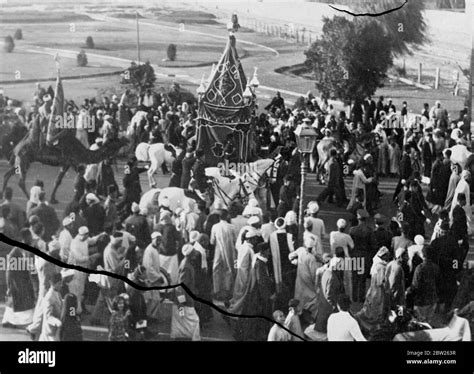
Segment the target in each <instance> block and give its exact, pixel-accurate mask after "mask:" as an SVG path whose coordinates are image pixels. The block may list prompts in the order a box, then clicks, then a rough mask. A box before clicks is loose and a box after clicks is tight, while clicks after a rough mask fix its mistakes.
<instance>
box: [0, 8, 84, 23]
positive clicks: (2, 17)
mask: <svg viewBox="0 0 474 374" xmlns="http://www.w3.org/2000/svg"><path fill="white" fill-rule="evenodd" d="M83 21H92V20H91V18H90V17H89V16H86V15H83V14H76V13H73V12H44V13H38V12H35V11H22V12H2V13H0V24H2V23H9V24H11V23H27V24H29V23H49V22H61V23H63V22H83Z"/></svg>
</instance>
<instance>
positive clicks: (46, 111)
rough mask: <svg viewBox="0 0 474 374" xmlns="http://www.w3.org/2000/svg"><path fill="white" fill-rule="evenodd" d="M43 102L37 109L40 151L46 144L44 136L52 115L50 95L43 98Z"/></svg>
mask: <svg viewBox="0 0 474 374" xmlns="http://www.w3.org/2000/svg"><path fill="white" fill-rule="evenodd" d="M43 102H44V104H43V105H41V106H40V107H39V109H38V113H39V126H40V133H39V138H38V146H39V148H40V149H41V148H43V146H44V145H45V144H46V135H47V131H48V125H49V119H50V117H51V113H52V106H53V98H52V97H51V95H50V94H46V95H44V96H43Z"/></svg>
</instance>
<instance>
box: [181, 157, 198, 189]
mask: <svg viewBox="0 0 474 374" xmlns="http://www.w3.org/2000/svg"><path fill="white" fill-rule="evenodd" d="M195 161H196V159H195V158H194V157H185V158H183V163H182V174H181V188H184V189H188V188H189V182H191V170H192V168H193V165H194V163H195Z"/></svg>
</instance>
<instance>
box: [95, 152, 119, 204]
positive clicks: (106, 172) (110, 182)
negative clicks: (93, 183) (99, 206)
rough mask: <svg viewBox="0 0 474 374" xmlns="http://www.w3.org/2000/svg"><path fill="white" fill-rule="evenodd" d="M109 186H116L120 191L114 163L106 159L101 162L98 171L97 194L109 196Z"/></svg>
mask: <svg viewBox="0 0 474 374" xmlns="http://www.w3.org/2000/svg"><path fill="white" fill-rule="evenodd" d="M109 186H114V187H115V188H116V190H117V191H118V185H117V182H115V176H114V170H113V169H112V165H110V164H109V163H108V162H106V161H102V162H100V163H99V167H98V171H97V194H98V195H100V196H107V193H108V192H107V191H108V187H109Z"/></svg>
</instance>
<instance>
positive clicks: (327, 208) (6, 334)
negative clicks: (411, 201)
mask: <svg viewBox="0 0 474 374" xmlns="http://www.w3.org/2000/svg"><path fill="white" fill-rule="evenodd" d="M121 165H123V162H119V165H118V167H117V169H116V180H117V182H118V183H119V185H121V180H122V177H123V173H122V170H123V167H122V166H121ZM6 169H7V163H6V161H4V160H2V161H0V174H1V175H3V173H4V172H5V171H6ZM56 172H57V169H56V168H53V167H49V166H44V165H40V164H37V163H35V164H33V166H32V167H31V169H30V172H29V174H28V179H27V186H28V187H31V186H32V183H33V181H35V180H36V179H41V180H43V181H44V182H45V186H46V187H45V188H46V192H47V193H50V192H51V188H52V181H53V180H54V178H55V175H56ZM74 176H75V174H74V172H72V171H70V172H69V173H68V174H67V175H66V177H65V178H64V180H63V184H62V185H61V187H60V188H59V190H58V194H57V197H58V200H59V201H60V203H59V204H58V205H56V206H55V208H56V210H57V212H58V215H62V211H63V210H64V208H65V206H66V204H67V202H68V201H69V200H70V199H71V197H72V190H73V188H72V187H73V180H74ZM168 181H169V176H162V175H160V176H159V177H158V178H157V182H158V187H165V186H167V185H168ZM16 183H17V180H16V177H13V178H12V180H11V183H10V186H12V187H13V189H14V200H15V202H17V203H18V204H20V205H22V206H25V205H26V198H25V197H24V196H23V195H21V194H20V190H19V188H18V186H17V184H16ZM141 184H142V188H143V190H144V191H146V190H147V189H148V181H147V178H146V174H143V175H142V176H141ZM395 186H396V180H394V179H384V180H382V181H381V182H380V191H381V192H382V194H383V196H382V203H381V212H383V214H385V215H386V216H389V217H391V216H393V215H394V213H395V207H394V206H393V205H392V204H391V203H390V199H391V195H392V193H393V191H394V189H395ZM350 187H351V181H350V180H346V194H347V196H349V195H350ZM323 188H324V187H323V186H321V185H319V184H318V183H317V182H316V179H315V176H314V175H309V177H308V183H307V185H306V191H305V192H306V193H305V196H306V198H305V199H307V200H311V199H315V198H316V197H317V196H318V194H319V193H320V192H321V191H322V189H323ZM348 216H349V215H348V213H347V212H346V211H345V210H344V209H343V208H336V207H335V206H334V205H332V204H328V203H323V204H322V205H321V211H320V217H321V218H322V219H323V220H324V222H325V224H326V230H327V232H328V234H329V232H330V231H333V230H335V228H336V221H337V219H339V218H341V217H343V218H348ZM431 230H432V228H431V227H427V232H428V233H429V234H431ZM323 245H324V248H325V250H326V251H329V242H328V238H325V239H324V240H323ZM2 247H3V248H2ZM0 249H3V250H4V251H6V250H8V248H7V246H6V245H5V244H3V243H0ZM3 253H5V252H3ZM468 259H469V260H471V261H473V260H474V241H471V242H470V252H469V257H468ZM4 276H5V275H4V273H2V274H1V277H2V278H0V285H1V284H5V279H4ZM168 308H169V306H168ZM168 308H165V310H167V309H168ZM3 309H4V306H3V304H2V303H0V316H1V315H2V314H3ZM89 309H91V308H89ZM167 313H169V311H168V312H167ZM165 314H166V313H165ZM153 329H154V331H155V332H156V333H157V335H156V338H155V339H156V340H168V339H169V331H170V318H168V317H165V318H164V320H163V321H162V322H161V323H159V324H158V325H157V326H154V327H153ZM84 336H85V339H86V340H107V330H106V328H104V327H94V326H91V325H90V324H88V322H87V321H86V322H85V323H84ZM202 336H203V337H205V338H206V340H216V339H217V340H232V336H231V333H230V331H229V329H228V327H227V325H226V324H225V322H224V321H223V320H222V318H221V316H220V314H219V313H218V312H214V320H213V322H212V323H210V324H209V325H208V326H205V327H204V328H203V330H202ZM28 339H29V337H28V335H27V334H26V333H25V332H24V331H22V330H17V329H9V328H3V327H0V340H19V341H22V340H28Z"/></svg>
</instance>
